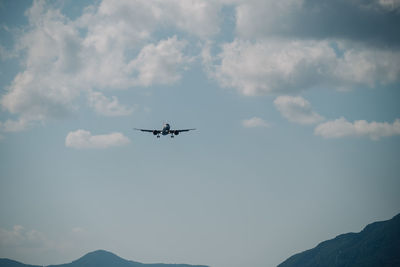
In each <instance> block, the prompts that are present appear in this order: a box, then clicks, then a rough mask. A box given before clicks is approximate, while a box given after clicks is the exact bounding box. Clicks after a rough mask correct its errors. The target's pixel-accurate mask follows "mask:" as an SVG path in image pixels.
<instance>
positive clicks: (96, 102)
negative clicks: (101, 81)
mask: <svg viewBox="0 0 400 267" xmlns="http://www.w3.org/2000/svg"><path fill="white" fill-rule="evenodd" d="M88 98H89V103H90V106H91V107H93V108H94V109H95V111H96V112H97V113H98V114H101V115H104V116H110V117H114V116H127V115H130V114H132V112H133V108H128V107H126V106H124V105H121V104H120V103H119V101H118V98H117V97H116V96H113V97H112V100H111V99H109V98H107V97H106V96H104V95H103V93H101V92H93V91H91V92H90V93H89V97H88Z"/></svg>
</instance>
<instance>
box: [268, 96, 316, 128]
mask: <svg viewBox="0 0 400 267" xmlns="http://www.w3.org/2000/svg"><path fill="white" fill-rule="evenodd" d="M274 104H275V107H276V108H277V109H278V110H279V112H280V113H281V114H282V116H283V117H285V118H286V119H288V120H289V121H291V122H295V123H300V124H313V123H317V122H320V121H321V120H323V119H324V118H323V117H322V116H321V115H319V114H318V113H316V112H314V111H313V110H312V108H311V105H310V103H309V102H308V101H307V100H306V99H304V98H303V97H301V96H279V97H277V98H276V99H275V100H274Z"/></svg>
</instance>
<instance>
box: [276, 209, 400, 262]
mask: <svg viewBox="0 0 400 267" xmlns="http://www.w3.org/2000/svg"><path fill="white" fill-rule="evenodd" d="M320 266H321V267H322V266H324V267H337V266H343V267H347V266H354V267H356V266H363V267H374V266H385V267H389V266H400V214H397V215H396V216H394V217H393V218H392V219H390V220H386V221H378V222H373V223H371V224H368V225H367V226H366V227H364V229H363V230H362V231H361V232H359V233H346V234H341V235H338V236H336V237H335V238H333V239H330V240H326V241H323V242H321V243H319V244H318V245H317V246H316V247H314V248H312V249H309V250H306V251H303V252H300V253H297V254H295V255H293V256H291V257H289V258H288V259H287V260H285V261H284V262H282V263H281V264H279V265H278V267H320Z"/></svg>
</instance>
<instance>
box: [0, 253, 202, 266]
mask: <svg viewBox="0 0 400 267" xmlns="http://www.w3.org/2000/svg"><path fill="white" fill-rule="evenodd" d="M0 267H42V266H39V265H29V264H24V263H21V262H18V261H15V260H11V259H6V258H3V259H0ZM46 267H209V266H206V265H190V264H168V263H141V262H136V261H131V260H125V259H123V258H121V257H119V256H117V255H116V254H114V253H112V252H109V251H106V250H101V249H100V250H95V251H92V252H89V253H87V254H85V255H83V256H82V257H80V258H78V259H77V260H74V261H72V262H70V263H64V264H57V265H47V266H46Z"/></svg>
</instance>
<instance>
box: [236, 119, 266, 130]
mask: <svg viewBox="0 0 400 267" xmlns="http://www.w3.org/2000/svg"><path fill="white" fill-rule="evenodd" d="M242 125H243V126H244V127H246V128H254V127H269V124H268V123H267V122H266V121H265V120H263V119H261V118H258V117H253V118H250V119H247V120H243V121H242Z"/></svg>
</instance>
